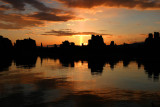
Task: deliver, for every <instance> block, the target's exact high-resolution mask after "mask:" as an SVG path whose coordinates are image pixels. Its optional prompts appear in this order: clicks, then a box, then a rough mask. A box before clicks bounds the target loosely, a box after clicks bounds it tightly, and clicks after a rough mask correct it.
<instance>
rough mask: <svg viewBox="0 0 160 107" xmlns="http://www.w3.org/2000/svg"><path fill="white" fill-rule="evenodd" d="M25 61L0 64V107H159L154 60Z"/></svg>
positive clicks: (46, 59) (10, 61)
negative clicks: (143, 61) (142, 61)
mask: <svg viewBox="0 0 160 107" xmlns="http://www.w3.org/2000/svg"><path fill="white" fill-rule="evenodd" d="M25 60H26V59H25ZM25 60H23V59H18V60H8V59H7V61H3V62H2V61H1V62H0V107H24V106H33V107H35V106H38V107H88V106H94V107H101V106H102V107H103V106H104V107H160V81H159V73H160V68H159V67H160V63H158V62H155V63H154V62H145V63H141V62H137V61H116V62H114V61H110V62H103V63H101V62H96V61H95V62H90V61H71V62H67V61H65V60H61V59H50V58H44V59H41V58H40V57H38V58H33V59H32V60H31V61H29V60H26V61H25ZM4 62H5V63H4Z"/></svg>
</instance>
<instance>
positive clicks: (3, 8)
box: [0, 5, 10, 11]
mask: <svg viewBox="0 0 160 107" xmlns="http://www.w3.org/2000/svg"><path fill="white" fill-rule="evenodd" d="M9 9H10V7H9V6H6V5H0V11H1V10H9Z"/></svg>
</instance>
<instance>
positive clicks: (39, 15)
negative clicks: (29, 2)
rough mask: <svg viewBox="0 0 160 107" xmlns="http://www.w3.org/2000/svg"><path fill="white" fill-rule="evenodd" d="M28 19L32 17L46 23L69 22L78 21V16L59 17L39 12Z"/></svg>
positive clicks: (65, 15)
mask: <svg viewBox="0 0 160 107" xmlns="http://www.w3.org/2000/svg"><path fill="white" fill-rule="evenodd" d="M28 17H32V18H35V19H38V20H45V21H68V20H76V19H78V18H76V16H74V15H70V14H64V15H57V14H54V13H46V12H37V13H35V14H33V15H28Z"/></svg>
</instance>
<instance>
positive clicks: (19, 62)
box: [14, 56, 37, 69]
mask: <svg viewBox="0 0 160 107" xmlns="http://www.w3.org/2000/svg"><path fill="white" fill-rule="evenodd" d="M14 61H15V62H14V63H15V64H16V66H17V67H21V68H25V69H31V68H33V67H35V64H36V61H37V56H30V57H15V58H14Z"/></svg>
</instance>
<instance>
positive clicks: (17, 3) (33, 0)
mask: <svg viewBox="0 0 160 107" xmlns="http://www.w3.org/2000/svg"><path fill="white" fill-rule="evenodd" d="M1 1H3V2H4V3H7V4H10V5H12V7H13V8H14V9H17V10H21V11H23V10H25V5H26V4H30V5H31V6H32V7H34V8H36V9H38V10H39V11H43V12H44V11H45V12H48V11H53V12H61V11H62V10H61V9H55V8H50V7H47V6H45V5H44V4H43V3H42V2H40V1H38V0H1Z"/></svg>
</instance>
